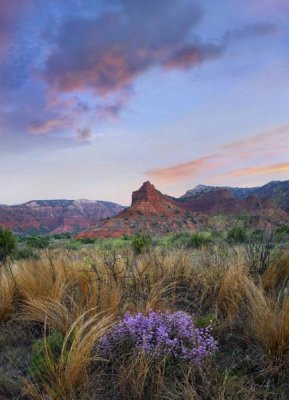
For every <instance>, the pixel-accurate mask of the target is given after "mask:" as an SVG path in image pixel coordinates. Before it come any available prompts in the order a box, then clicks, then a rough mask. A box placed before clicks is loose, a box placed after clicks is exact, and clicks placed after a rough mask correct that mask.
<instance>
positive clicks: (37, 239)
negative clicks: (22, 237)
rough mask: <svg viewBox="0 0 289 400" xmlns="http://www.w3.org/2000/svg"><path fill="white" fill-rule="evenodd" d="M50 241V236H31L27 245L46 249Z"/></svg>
mask: <svg viewBox="0 0 289 400" xmlns="http://www.w3.org/2000/svg"><path fill="white" fill-rule="evenodd" d="M49 243H50V238H49V237H48V236H30V237H29V238H27V240H26V245H27V247H30V248H32V249H46V248H47V247H48V246H49Z"/></svg>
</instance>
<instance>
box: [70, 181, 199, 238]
mask: <svg viewBox="0 0 289 400" xmlns="http://www.w3.org/2000/svg"><path fill="white" fill-rule="evenodd" d="M195 229H196V225H195V223H194V221H193V220H192V218H191V213H188V212H187V211H186V210H185V209H184V208H183V207H181V206H180V205H179V204H178V203H177V202H176V200H174V199H173V198H171V197H169V196H166V195H164V194H162V193H161V192H159V191H158V190H156V189H155V187H154V186H153V185H152V184H151V183H150V182H145V183H144V184H143V185H142V186H141V187H140V189H138V190H137V191H135V192H133V194H132V202H131V206H130V207H129V208H127V209H125V210H124V211H122V212H121V213H120V214H118V215H117V216H115V217H113V218H111V219H109V220H106V221H101V222H99V223H98V224H96V225H95V226H94V227H92V228H91V229H89V230H88V231H86V232H82V233H81V234H80V235H78V236H77V237H78V238H83V237H91V238H97V237H100V238H101V237H121V236H122V235H124V234H128V235H131V234H135V233H139V232H142V233H149V234H165V233H169V232H179V231H182V230H195Z"/></svg>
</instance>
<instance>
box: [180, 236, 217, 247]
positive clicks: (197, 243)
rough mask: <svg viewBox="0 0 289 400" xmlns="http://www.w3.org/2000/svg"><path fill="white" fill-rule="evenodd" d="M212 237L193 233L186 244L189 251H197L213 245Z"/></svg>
mask: <svg viewBox="0 0 289 400" xmlns="http://www.w3.org/2000/svg"><path fill="white" fill-rule="evenodd" d="M211 241H212V240H211V236H210V235H209V234H205V233H199V232H194V233H191V234H190V236H189V238H188V241H187V243H186V248H187V249H191V248H193V249H197V248H199V247H202V246H206V245H207V244H209V243H211Z"/></svg>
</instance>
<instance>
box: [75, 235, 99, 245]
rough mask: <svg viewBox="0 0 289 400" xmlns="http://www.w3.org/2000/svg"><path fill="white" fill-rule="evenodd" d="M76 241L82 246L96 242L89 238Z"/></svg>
mask: <svg viewBox="0 0 289 400" xmlns="http://www.w3.org/2000/svg"><path fill="white" fill-rule="evenodd" d="M77 240H78V241H79V242H80V243H82V244H93V243H95V241H96V239H93V238H89V237H84V238H81V239H77Z"/></svg>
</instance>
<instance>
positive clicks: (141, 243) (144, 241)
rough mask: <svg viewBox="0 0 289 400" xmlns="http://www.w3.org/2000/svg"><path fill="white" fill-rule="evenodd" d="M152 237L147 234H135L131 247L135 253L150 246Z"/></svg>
mask: <svg viewBox="0 0 289 400" xmlns="http://www.w3.org/2000/svg"><path fill="white" fill-rule="evenodd" d="M151 243H152V238H151V237H150V236H149V235H143V234H137V235H135V236H133V238H132V248H133V250H134V252H135V253H136V254H140V253H141V252H142V251H143V250H145V249H147V248H148V247H150V245H151Z"/></svg>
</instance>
